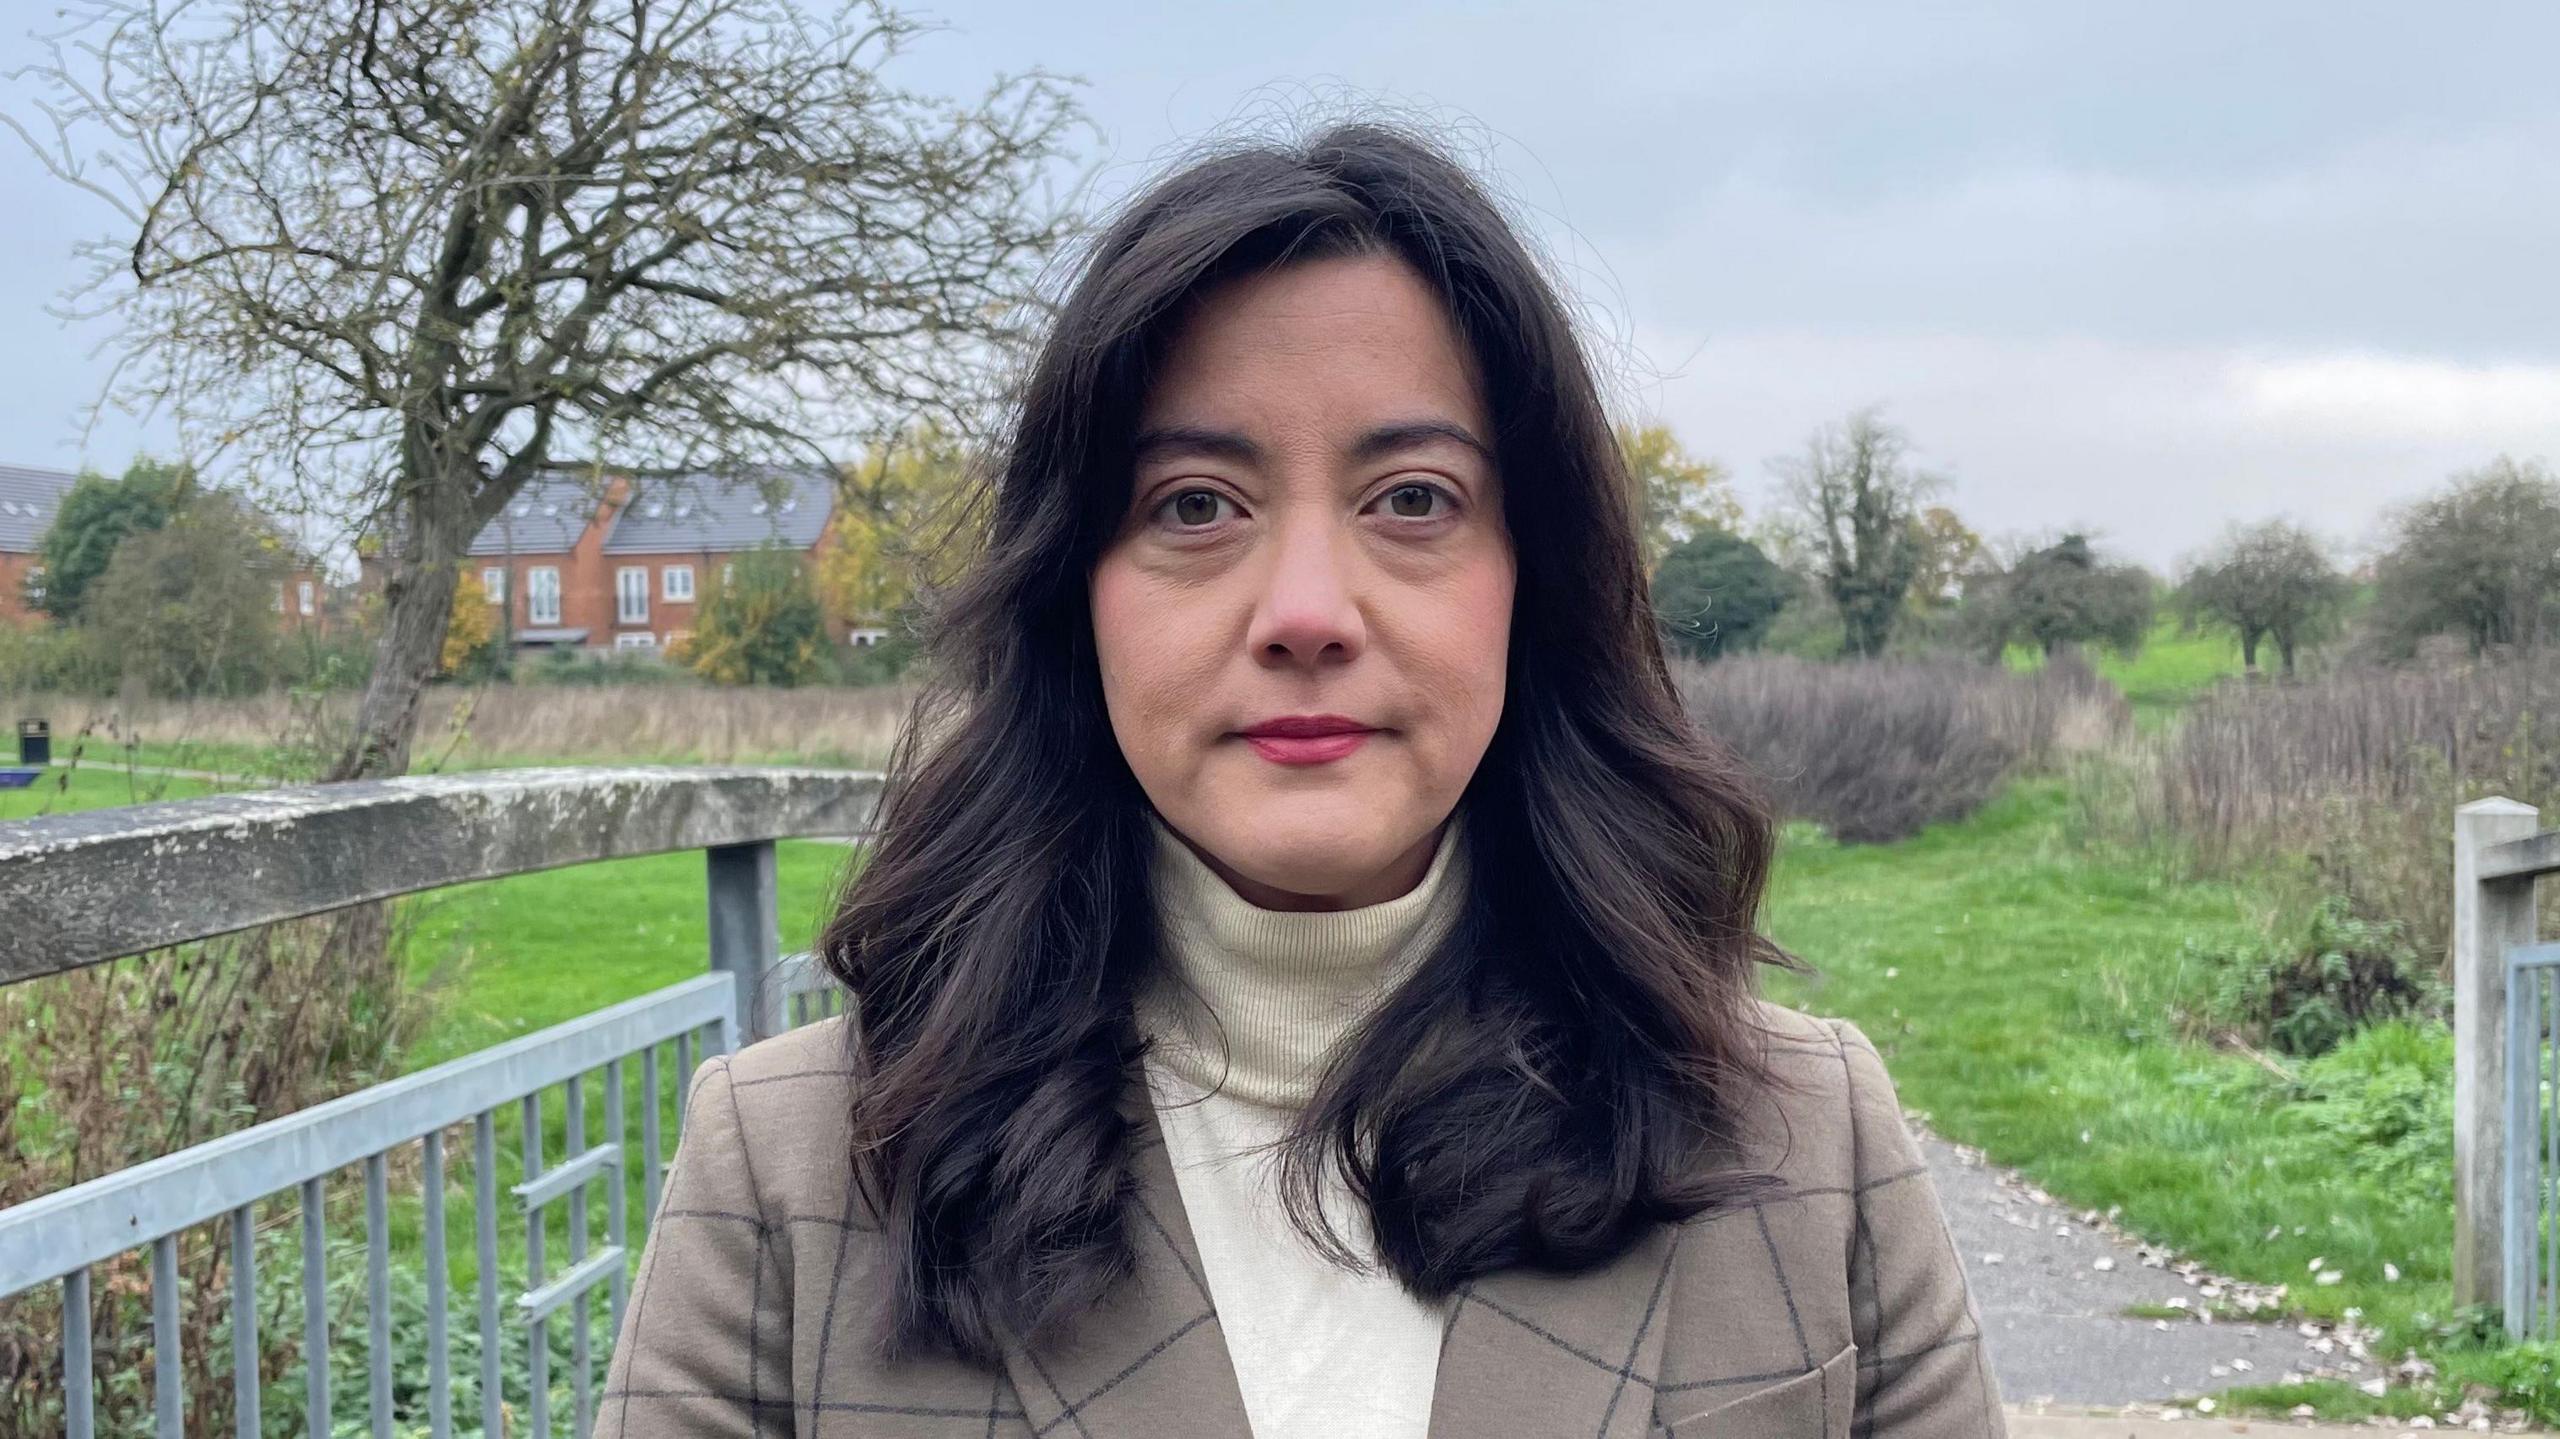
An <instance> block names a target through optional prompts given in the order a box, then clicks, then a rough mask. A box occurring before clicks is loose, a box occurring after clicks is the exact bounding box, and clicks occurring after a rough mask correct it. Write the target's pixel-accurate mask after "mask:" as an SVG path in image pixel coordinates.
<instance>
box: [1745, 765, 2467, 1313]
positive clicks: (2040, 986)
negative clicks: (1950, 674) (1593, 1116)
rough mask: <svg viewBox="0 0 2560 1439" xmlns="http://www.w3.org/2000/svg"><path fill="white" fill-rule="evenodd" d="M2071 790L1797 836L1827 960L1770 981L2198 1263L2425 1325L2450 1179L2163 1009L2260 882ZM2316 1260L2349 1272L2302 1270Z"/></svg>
mask: <svg viewBox="0 0 2560 1439" xmlns="http://www.w3.org/2000/svg"><path fill="white" fill-rule="evenodd" d="M2068 810H2069V799H2068V796H2067V795H2066V794H2065V793H2064V792H2063V790H2062V788H2061V786H2060V785H2059V784H2056V783H2053V782H2045V781H2038V782H2031V783H2025V784H2021V785H2018V786H2016V787H2013V788H2012V789H2011V790H2010V791H2009V792H2008V793H2006V794H2005V795H2004V796H2002V797H2001V798H2000V799H1999V800H1997V801H1995V802H1994V803H1993V804H1992V805H1990V806H1989V807H1988V808H1986V809H1984V810H1983V811H1981V812H1980V813H1979V814H1977V815H1975V816H1973V817H1972V818H1970V819H1968V820H1965V821H1962V822H1959V823H1954V824H1948V825H1942V826H1939V827H1936V828H1933V829H1931V830H1929V831H1927V832H1926V833H1924V834H1922V835H1920V836H1919V837H1917V838H1915V839H1912V840H1909V841H1906V842H1904V843H1901V844H1896V845H1890V846H1878V847H1867V848H1842V847H1836V846H1827V845H1823V844H1820V843H1811V844H1808V843H1802V842H1798V843H1793V844H1790V845H1789V846H1788V848H1787V850H1786V852H1785V854H1784V856H1783V858H1782V860H1781V863H1780V865H1779V868H1778V875H1777V883H1776V887H1775V891H1774V894H1773V903H1772V908H1771V929H1772V932H1773V933H1774V934H1775V936H1776V937H1777V938H1778V939H1779V941H1780V942H1781V943H1783V944H1785V945H1786V946H1787V947H1788V948H1789V949H1790V950H1792V951H1794V952H1795V953H1797V954H1799V955H1802V956H1803V957H1805V958H1806V959H1807V960H1808V961H1809V962H1810V963H1812V964H1814V965H1816V966H1818V967H1819V970H1820V973H1819V974H1818V975H1816V976H1814V977H1812V978H1810V979H1806V978H1801V977H1797V976H1789V975H1777V976H1773V982H1772V984H1771V990H1772V993H1773V995H1774V996H1775V997H1776V998H1778V999H1780V1000H1782V1001H1784V1002H1790V1003H1796V1004H1800V1005H1801V1006H1803V1007H1805V1008H1807V1009H1810V1010H1813V1011H1815V1012H1818V1013H1822V1014H1829V1015H1839V1016H1845V1017H1847V1018H1849V1019H1851V1020H1853V1021H1855V1022H1856V1023H1857V1024H1858V1025H1859V1026H1860V1027H1861V1028H1862V1029H1864V1030H1865V1031H1866V1032H1867V1034H1868V1035H1869V1036H1870V1037H1871V1038H1872V1039H1874V1040H1875V1042H1876V1044H1877V1046H1878V1047H1879V1049H1881V1050H1882V1051H1883V1053H1884V1055H1885V1057H1886V1059H1887V1061H1888V1063H1889V1065H1890V1066H1891V1069H1892V1072H1893V1074H1894V1077H1895V1081H1896V1083H1897V1085H1898V1087H1899V1089H1900V1091H1901V1097H1902V1100H1903V1103H1904V1104H1905V1106H1906V1107H1909V1108H1912V1109H1914V1110H1917V1111H1921V1112H1922V1113H1924V1114H1925V1115H1926V1116H1927V1121H1928V1123H1929V1124H1930V1125H1931V1127H1933V1128H1934V1129H1935V1130H1937V1131H1938V1132H1939V1133H1941V1134H1944V1135H1946V1136H1947V1137H1949V1138H1952V1139H1957V1140H1961V1141H1964V1142H1967V1143H1971V1144H1975V1145H1979V1146H1981V1147H1982V1148H1983V1149H1984V1150H1985V1151H1986V1152H1987V1153H1988V1154H1989V1155H1990V1157H1991V1158H1992V1159H1993V1160H1994V1161H1996V1162H1998V1163H2001V1164H2005V1165H2010V1166H2014V1167H2017V1168H2019V1169H2021V1170H2023V1171H2025V1172H2026V1173H2027V1174H2029V1175H2030V1176H2032V1177H2033V1178H2034V1179H2035V1180H2036V1181H2037V1182H2038V1183H2040V1184H2042V1185H2044V1186H2046V1187H2047V1188H2049V1189H2050V1190H2052V1191H2053V1192H2055V1193H2056V1194H2060V1195H2064V1196H2067V1197H2068V1198H2069V1200H2070V1201H2071V1202H2072V1203H2073V1204H2075V1205H2080V1206H2086V1207H2091V1208H2098V1209H2107V1208H2118V1209H2120V1211H2121V1212H2120V1219H2121V1222H2122V1223H2123V1224H2124V1225H2125V1226H2126V1227H2127V1228H2129V1229H2130V1230H2132V1231H2133V1232H2135V1233H2138V1234H2141V1235H2143V1236H2144V1237H2145V1238H2147V1239H2149V1240H2151V1241H2154V1242H2157V1243H2163V1244H2167V1245H2169V1246H2171V1247H2173V1248H2175V1249H2177V1250H2179V1251H2181V1252H2182V1253H2185V1254H2188V1255H2191V1256H2193V1257H2195V1258H2197V1259H2199V1260H2201V1261H2203V1262H2204V1263H2205V1264H2206V1265H2207V1266H2208V1267H2211V1268H2213V1269H2216V1270H2220V1271H2222V1272H2224V1273H2228V1274H2231V1275H2233V1276H2235V1277H2238V1278H2241V1279H2246V1280H2251V1281H2254V1282H2258V1283H2267V1284H2276V1283H2282V1284H2288V1285H2290V1286H2292V1287H2291V1290H2290V1292H2289V1296H2288V1302H2289V1303H2291V1304H2293V1305H2295V1306H2296V1307H2298V1309H2299V1310H2300V1311H2301V1312H2303V1313H2305V1314H2309V1315H2314V1316H2319V1317H2323V1318H2337V1317H2341V1316H2343V1315H2345V1314H2346V1312H2347V1311H2348V1310H2349V1309H2350V1308H2355V1309H2360V1310H2361V1311H2362V1313H2363V1316H2364V1318H2365V1320H2366V1321H2367V1322H2372V1323H2379V1324H2381V1325H2382V1326H2383V1327H2384V1328H2385V1330H2386V1332H2387V1333H2388V1334H2389V1335H2390V1336H2391V1342H2392V1343H2393V1344H2394V1345H2395V1346H2396V1345H2397V1344H2398V1343H2403V1342H2411V1343H2415V1342H2424V1341H2426V1340H2427V1339H2428V1337H2429V1335H2430V1332H2431V1326H2433V1325H2435V1324H2437V1323H2440V1322H2441V1321H2442V1316H2444V1315H2445V1313H2446V1312H2447V1310H2448V1309H2449V1307H2450V1300H2451V1280H2450V1274H2449V1272H2448V1271H2449V1263H2450V1257H2451V1248H2452V1210H2451V1204H2450V1196H2449V1195H2448V1196H2445V1198H2444V1200H2443V1201H2442V1202H2439V1203H2429V1202H2427V1199H2428V1196H2418V1197H2417V1202H2414V1203H2413V1202H2412V1200H2411V1196H2408V1195H2406V1194H2402V1193H2398V1192H2394V1191H2393V1190H2392V1189H2391V1188H2390V1187H2389V1186H2388V1184H2387V1183H2386V1182H2385V1180H2384V1179H2383V1178H2381V1177H2377V1176H2374V1175H2372V1174H2369V1173H2367V1172H2365V1170H2364V1168H2363V1167H2360V1166H2357V1165H2356V1164H2355V1163H2354V1160H2355V1157H2356V1156H2355V1155H2354V1153H2353V1152H2352V1148H2351V1146H2349V1145H2347V1144H2346V1143H2345V1142H2344V1141H2343V1140H2340V1139H2338V1138H2336V1137H2333V1136H2330V1135H2328V1134H2326V1133H2325V1132H2323V1131H2320V1130H2318V1129H2315V1128H2311V1127H2309V1126H2306V1125H2305V1124H2304V1123H2303V1119H2302V1114H2301V1112H2300V1106H2298V1105H2294V1104H2291V1103H2288V1101H2289V1100H2291V1099H2293V1098H2295V1097H2296V1096H2294V1095H2293V1094H2292V1093H2291V1092H2290V1090H2289V1089H2288V1087H2287V1086H2286V1085H2285V1084H2283V1083H2282V1082H2281V1081H2279V1080H2277V1079H2275V1078H2274V1076H2272V1075H2270V1074H2269V1073H2268V1072H2267V1071H2266V1070H2264V1069H2261V1068H2259V1067H2258V1066H2257V1065H2255V1064H2253V1063H2251V1062H2249V1061H2247V1060H2245V1059H2242V1058H2239V1057H2235V1056H2232V1055H2227V1054H2224V1053H2220V1052H2218V1051H2215V1050H2213V1049H2210V1048H2207V1047H2204V1046H2202V1045H2199V1044H2196V1043H2193V1042H2190V1041H2187V1040H2185V1039H2182V1038H2181V1037H2179V1035H2178V1034H2176V1033H2175V1032H2174V1031H2173V1029H2172V1028H2171V1026H2170V1025H2169V1023H2168V1021H2167V1018H2166V1016H2167V1014H2168V1013H2169V1011H2170V1006H2171V1003H2172V1001H2173V1000H2175V999H2177V998H2178V997H2180V996H2181V995H2184V994H2187V993H2189V992H2190V991H2192V989H2193V988H2194V987H2195V986H2196V984H2197V983H2198V982H2199V981H2200V979H2201V978H2202V977H2201V976H2199V975H2196V974H2193V973H2190V972H2188V969H2187V967H2188V966H2189V965H2191V964H2193V963H2195V961H2193V960H2191V959H2190V958H2188V955H2189V951H2188V949H2187V947H2186V942H2187V941H2188V940H2190V939H2196V940H2199V941H2203V942H2204V943H2205V944H2207V945H2212V946H2219V947H2228V946H2229V945H2230V944H2231V943H2233V942H2237V941H2241V940H2244V939H2247V938H2249V937H2251V936H2253V935H2254V934H2256V933H2257V932H2258V929H2259V926H2260V923H2261V919H2260V906H2259V903H2258V900H2257V899H2256V897H2255V896H2254V895H2252V894H2251V893H2249V892H2246V891H2244V890H2242V889H2239V888H2237V887H2234V886H2231V885H2227V884H2221V883H2198V882H2192V881H2178V880H2173V879H2170V878H2167V877H2164V876H2163V875H2162V874H2161V873H2159V872H2158V871H2157V870H2156V869H2155V868H2154V867H2152V866H2148V865H2144V864H2141V863H2133V862H2127V861H2125V860H2124V859H2123V858H2122V857H2121V856H2108V855H2099V854H2092V853H2089V852H2087V851H2084V850H2083V849H2081V848H2080V847H2079V846H2078V845H2077V844H2076V843H2075V842H2074V841H2073V840H2072V839H2071V837H2070V835H2069V832H2068V824H2067V818H2068ZM2315 1257H2318V1258H2321V1259H2323V1260H2324V1261H2325V1263H2326V1265H2327V1266H2328V1267H2331V1268H2335V1269H2338V1270H2340V1271H2342V1272H2343V1273H2344V1275H2345V1277H2344V1279H2342V1280H2341V1281H2340V1282H2338V1283H2336V1284H2330V1285H2315V1284H2313V1283H2311V1282H2310V1276H2309V1267H2310V1261H2311V1260H2312V1259H2313V1258H2315ZM2386 1262H2387V1263H2390V1264H2393V1265H2395V1266H2397V1268H2398V1270H2399V1273H2400V1275H2401V1277H2400V1278H2399V1279H2398V1280H2397V1281H2392V1280H2389V1279H2386V1278H2385V1276H2384V1270H2383V1266H2384V1264H2385V1263H2386ZM2393 1352H2397V1351H2396V1347H2395V1349H2394V1351H2393Z"/></svg>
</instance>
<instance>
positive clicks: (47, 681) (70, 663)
mask: <svg viewBox="0 0 2560 1439" xmlns="http://www.w3.org/2000/svg"><path fill="white" fill-rule="evenodd" d="M103 687H104V686H103V685H102V684H101V682H100V679H99V676H98V674H97V666H96V665H95V664H94V663H92V658H91V651H90V649H89V647H88V646H86V645H83V644H82V643H81V642H80V636H79V634H78V633H77V632H75V631H74V630H72V629H71V628H70V627H69V626H67V625H31V626H28V627H26V628H24V629H20V628H17V627H14V626H10V625H0V690H15V691H19V692H25V691H30V690H33V691H40V692H50V693H59V694H87V693H94V692H96V691H98V690H99V689H101V688H103Z"/></svg>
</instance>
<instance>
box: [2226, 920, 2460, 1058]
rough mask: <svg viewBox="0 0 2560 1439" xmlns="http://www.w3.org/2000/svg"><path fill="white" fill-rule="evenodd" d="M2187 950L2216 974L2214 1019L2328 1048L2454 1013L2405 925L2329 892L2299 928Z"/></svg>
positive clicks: (2257, 1036)
mask: <svg viewBox="0 0 2560 1439" xmlns="http://www.w3.org/2000/svg"><path fill="white" fill-rule="evenodd" d="M2187 958H2188V960H2189V961H2190V962H2192V963H2195V964H2197V965H2198V966H2199V967H2201V968H2202V969H2203V970H2204V971H2205V972H2206V973H2207V974H2209V975H2211V976H2212V983H2211V988H2210V992H2209V997H2208V998H2207V1000H2206V1008H2205V1012H2204V1014H2203V1015H2202V1018H2203V1019H2204V1020H2205V1021H2206V1022H2207V1023H2208V1024H2209V1025H2210V1026H2212V1027H2214V1028H2220V1029H2228V1030H2232V1031H2236V1032H2238V1033H2239V1034H2241V1035H2243V1036H2244V1037H2246V1038H2249V1039H2252V1040H2256V1041H2260V1042H2264V1043H2270V1044H2273V1045H2274V1046H2275V1047H2276V1048H2277V1049H2280V1050H2283V1051H2284V1052H2285V1053H2287V1054H2297V1055H2319V1054H2325V1053H2327V1052H2328V1051H2330V1050H2331V1049H2334V1048H2336V1047H2337V1046H2338V1045H2339V1044H2340V1043H2342V1042H2343V1041H2345V1040H2346V1039H2347V1037H2348V1036H2349V1035H2351V1034H2354V1033H2356V1032H2357V1031H2358V1030H2360V1029H2362V1028H2363V1027H2364V1026H2366V1025H2368V1024H2373V1023H2376V1022H2378V1021H2381V1020H2385V1019H2390V1018H2394V1017H2397V1016H2402V1015H2432V1014H2440V1013H2442V1012H2444V1010H2445V1007H2446V1002H2447V997H2446V995H2445V992H2444V988H2443V985H2442V984H2441V982H2440V981H2438V980H2437V979H2436V978H2435V976H2434V974H2433V972H2432V966H2431V965H2429V964H2428V963H2426V962H2425V961H2424V960H2423V959H2421V958H2420V956H2419V955H2418V953H2417V950H2416V947H2415V946H2413V945H2411V944H2410V943H2409V941H2408V938H2407V936H2406V935H2405V934H2403V933H2402V931H2401V929H2400V927H2399V926H2398V925H2396V924H2392V923H2389V922H2385V921H2377V920H2372V919H2367V918H2364V917H2362V916H2359V915H2357V914H2355V913H2354V912H2353V911H2352V909H2351V907H2350V906H2349V904H2348V903H2347V901H2346V900H2344V899H2342V898H2339V897H2337V896H2329V897H2327V898H2324V899H2322V900H2321V901H2320V902H2319V904H2317V905H2316V906H2314V907H2313V909H2312V912H2311V915H2310V919H2309V922H2308V923H2307V924H2306V925H2305V927H2304V928H2303V930H2302V932H2301V933H2299V934H2297V935H2289V936H2283V937H2279V938H2275V939H2270V940H2265V941H2261V942H2258V943H2253V944H2247V945H2242V946H2240V947H2238V948H2233V949H2216V948H2212V947H2208V946H2204V945H2199V944H2196V943H2194V942H2192V941H2191V942H2190V943H2189V945H2188V949H2187Z"/></svg>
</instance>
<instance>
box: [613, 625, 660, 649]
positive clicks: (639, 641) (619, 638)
mask: <svg viewBox="0 0 2560 1439" xmlns="http://www.w3.org/2000/svg"><path fill="white" fill-rule="evenodd" d="M613 647H614V648H615V649H618V650H654V649H656V648H657V647H658V637H657V636H656V635H653V634H651V633H649V632H648V631H647V630H636V631H634V632H632V633H630V634H627V635H615V636H614V637H613Z"/></svg>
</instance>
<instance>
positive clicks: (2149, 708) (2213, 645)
mask: <svg viewBox="0 0 2560 1439" xmlns="http://www.w3.org/2000/svg"><path fill="white" fill-rule="evenodd" d="M2007 659H2008V663H2009V665H2010V666H2011V667H2012V668H2014V669H2033V668H2035V667H2036V666H2037V665H2039V664H2042V663H2043V657H2042V656H2041V655H2040V654H2039V653H2038V652H2037V651H2036V650H2035V649H2034V648H2033V647H2032V646H2029V645H2011V646H2010V647H2009V651H2008V655H2007ZM2089 661H2090V666H2091V668H2093V669H2095V670H2097V672H2098V673H2099V675H2100V676H2102V677H2103V678H2105V679H2106V680H2107V682H2108V683H2110V684H2113V685H2114V686H2115V687H2116V688H2117V689H2118V690H2120V691H2122V692H2123V694H2124V697H2125V699H2126V701H2127V702H2128V703H2130V704H2131V705H2132V706H2133V716H2134V720H2135V722H2136V723H2138V724H2139V725H2141V726H2142V728H2143V729H2145V730H2146V731H2147V730H2154V729H2158V728H2159V727H2161V726H2162V725H2165V724H2167V723H2168V722H2169V721H2171V720H2172V719H2174V718H2176V716H2177V713H2178V711H2179V710H2181V709H2183V708H2185V707H2186V706H2187V705H2188V704H2190V703H2192V702H2193V701H2194V700H2195V699H2196V698H2197V697H2198V696H2200V695H2202V694H2204V693H2205V692H2206V691H2208V690H2210V689H2212V688H2213V687H2214V686H2215V685H2217V684H2219V683H2221V682H2222V681H2224V680H2226V679H2230V678H2233V677H2235V676H2237V675H2239V674H2240V673H2241V666H2240V641H2239V640H2238V639H2237V638H2235V637H2233V636H2232V635H2230V634H2229V633H2227V632H2224V631H2221V630H2198V631H2194V632H2181V631H2180V629H2179V628H2178V622H2177V621H2176V620H2175V619H2171V618H2163V619H2161V620H2159V621H2157V622H2156V623H2154V624H2153V625H2152V627H2151V633H2150V635H2149V636H2147V637H2146V638H2145V639H2144V640H2143V642H2142V649H2141V650H2140V652H2138V653H2136V654H2134V655H2133V656H2131V657H2130V658H2128V657H2126V656H2124V655H2119V654H2115V653H2113V652H2112V651H2108V650H2093V651H2091V652H2090V654H2089Z"/></svg>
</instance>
